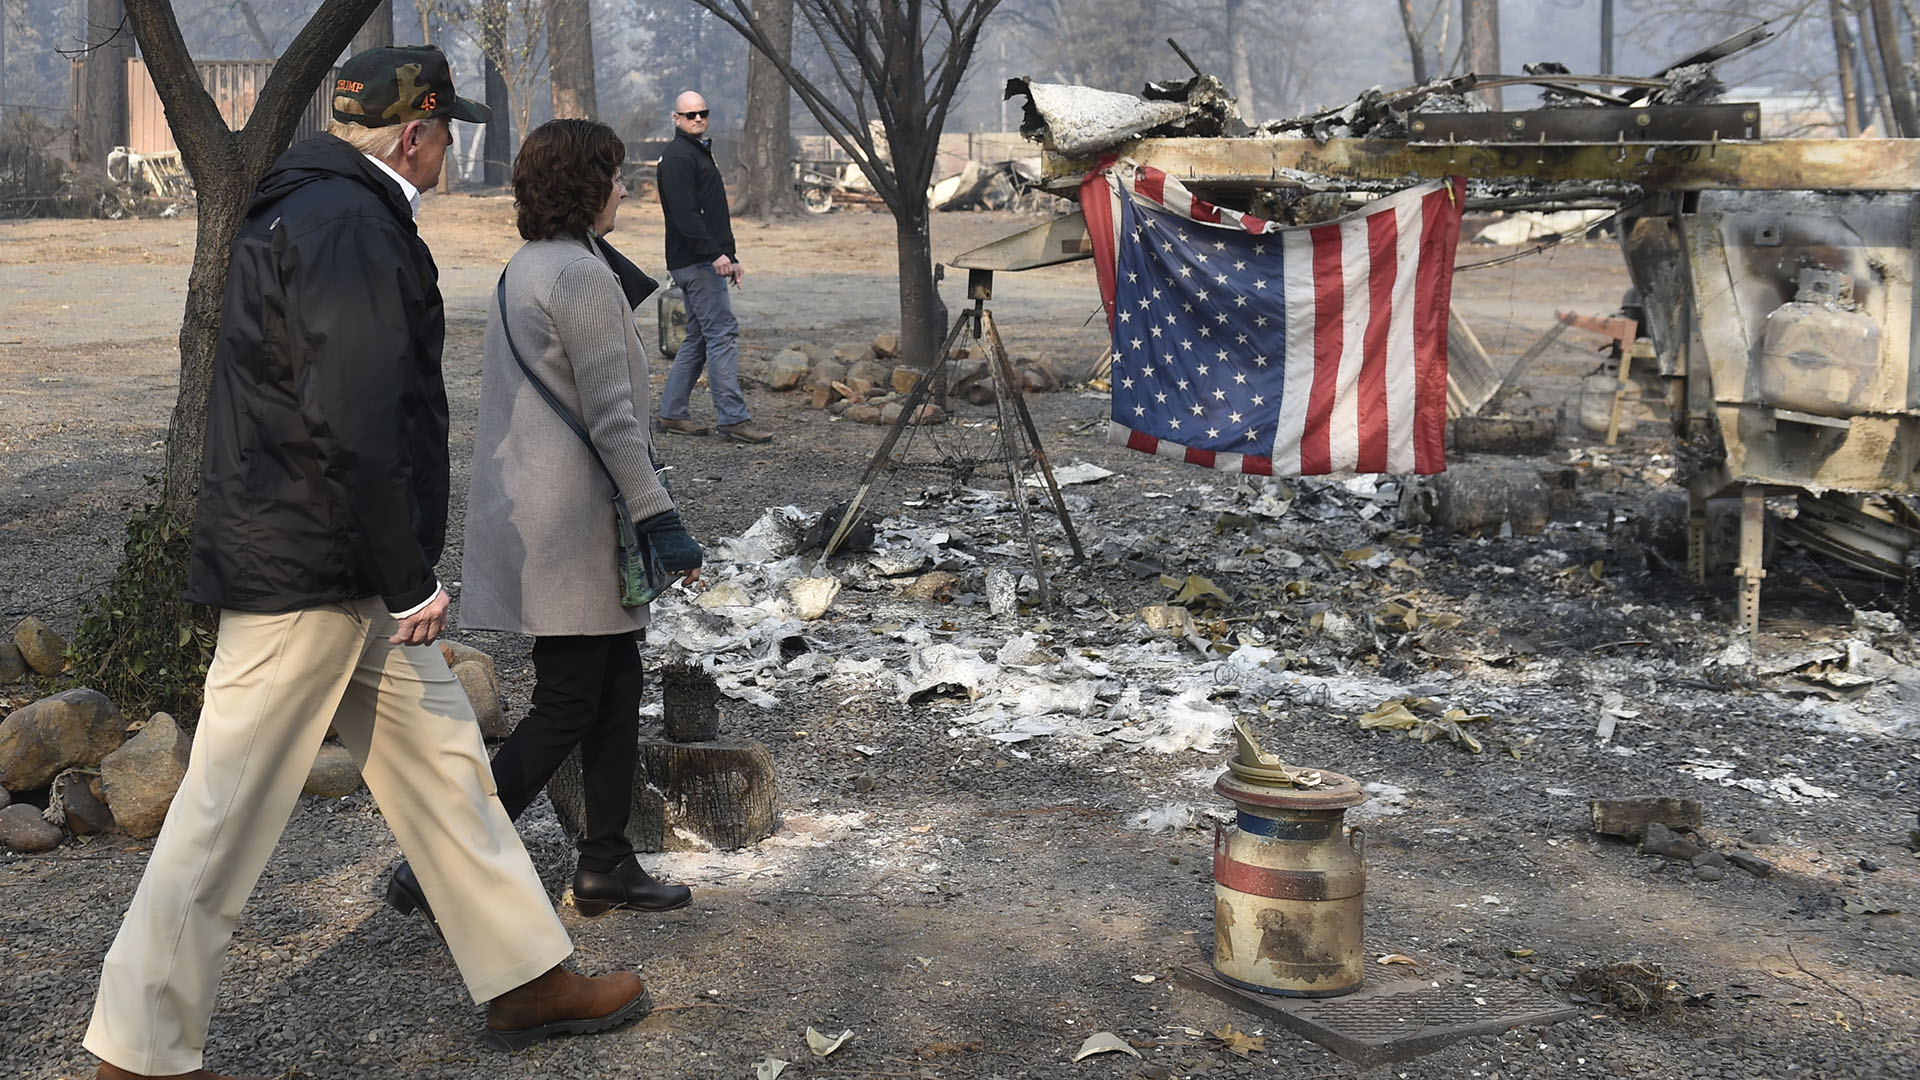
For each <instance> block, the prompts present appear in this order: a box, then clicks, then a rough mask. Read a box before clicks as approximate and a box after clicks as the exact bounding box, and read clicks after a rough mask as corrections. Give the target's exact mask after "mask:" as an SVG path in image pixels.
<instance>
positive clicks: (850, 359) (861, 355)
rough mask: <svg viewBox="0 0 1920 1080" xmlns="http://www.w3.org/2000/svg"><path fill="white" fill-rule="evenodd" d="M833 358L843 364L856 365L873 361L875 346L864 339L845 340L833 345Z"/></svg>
mask: <svg viewBox="0 0 1920 1080" xmlns="http://www.w3.org/2000/svg"><path fill="white" fill-rule="evenodd" d="M833 358H834V359H835V360H838V361H840V362H841V363H843V364H847V365H850V366H851V365H854V364H858V363H861V362H867V363H871V362H872V361H873V346H872V345H870V344H868V343H867V342H864V341H843V342H841V343H840V344H838V345H835V346H834V347H833Z"/></svg>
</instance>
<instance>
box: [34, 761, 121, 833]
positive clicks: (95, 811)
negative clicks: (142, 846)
mask: <svg viewBox="0 0 1920 1080" xmlns="http://www.w3.org/2000/svg"><path fill="white" fill-rule="evenodd" d="M48 805H49V806H50V807H53V808H57V809H58V812H59V814H60V816H61V817H62V818H63V819H64V820H65V821H66V823H67V831H68V832H70V833H72V834H73V835H75V836H87V835H89V834H92V833H102V832H106V831H107V830H108V829H111V828H113V811H111V810H109V809H107V804H106V803H103V802H101V801H100V798H99V796H97V795H95V794H94V793H93V777H92V776H91V775H89V774H87V773H86V772H84V771H82V770H80V769H68V770H67V771H66V772H63V773H61V774H60V775H59V776H56V777H54V778H53V790H52V791H51V792H49V802H48Z"/></svg>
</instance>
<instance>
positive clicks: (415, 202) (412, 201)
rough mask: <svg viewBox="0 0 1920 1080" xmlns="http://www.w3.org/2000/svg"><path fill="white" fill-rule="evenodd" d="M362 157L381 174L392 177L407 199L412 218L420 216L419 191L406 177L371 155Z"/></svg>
mask: <svg viewBox="0 0 1920 1080" xmlns="http://www.w3.org/2000/svg"><path fill="white" fill-rule="evenodd" d="M362 156H363V157H365V158H366V159H367V160H368V161H371V162H373V163H374V164H375V165H378V166H380V171H381V172H383V173H386V174H387V175H388V176H391V177H393V179H394V181H395V182H396V183H398V184H399V185H400V194H402V195H405V196H406V197H407V205H408V206H409V207H411V208H412V210H413V216H414V217H416V218H418V217H419V216H420V189H419V188H417V187H414V186H413V185H412V184H410V183H408V182H407V178H406V177H404V176H401V175H400V174H399V173H397V172H394V171H393V166H391V165H389V164H387V163H386V162H384V161H381V160H380V159H379V158H377V157H374V156H373V155H372V154H364V155H362Z"/></svg>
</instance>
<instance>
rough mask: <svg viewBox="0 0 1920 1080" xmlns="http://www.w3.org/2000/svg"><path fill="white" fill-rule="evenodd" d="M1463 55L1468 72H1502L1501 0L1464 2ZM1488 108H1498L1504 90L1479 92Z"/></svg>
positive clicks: (1461, 37) (1462, 16)
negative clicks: (1501, 91) (1501, 92)
mask: <svg viewBox="0 0 1920 1080" xmlns="http://www.w3.org/2000/svg"><path fill="white" fill-rule="evenodd" d="M1460 39H1461V40H1460V44H1461V49H1462V53H1461V55H1462V56H1464V57H1465V58H1466V64H1467V70H1468V71H1471V72H1473V73H1475V74H1478V75H1498V74H1499V73H1500V0H1460ZM1475 93H1477V94H1479V95H1480V100H1481V101H1484V102H1486V105H1487V108H1489V109H1498V108H1500V107H1501V105H1500V100H1501V99H1500V88H1499V87H1494V88H1493V89H1491V90H1477V91H1475Z"/></svg>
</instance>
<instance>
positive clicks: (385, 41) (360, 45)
mask: <svg viewBox="0 0 1920 1080" xmlns="http://www.w3.org/2000/svg"><path fill="white" fill-rule="evenodd" d="M392 47H393V0H380V6H379V7H376V8H374V9H373V14H371V15H369V16H367V21H366V22H365V23H363V24H361V27H360V32H359V33H357V34H355V35H353V51H354V52H357V53H360V52H366V51H367V50H368V49H387V48H392Z"/></svg>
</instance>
